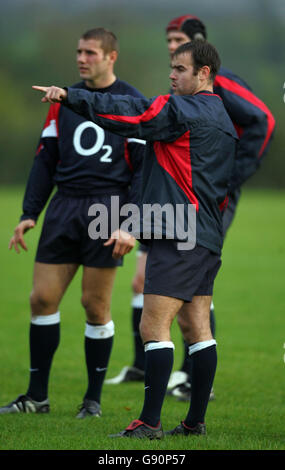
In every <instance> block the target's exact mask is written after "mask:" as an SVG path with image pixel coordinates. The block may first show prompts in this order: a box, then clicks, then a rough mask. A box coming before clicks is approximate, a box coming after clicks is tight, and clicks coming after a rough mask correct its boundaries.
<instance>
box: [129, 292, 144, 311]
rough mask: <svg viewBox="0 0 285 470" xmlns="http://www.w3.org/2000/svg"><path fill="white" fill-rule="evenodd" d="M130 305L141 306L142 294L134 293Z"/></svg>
mask: <svg viewBox="0 0 285 470" xmlns="http://www.w3.org/2000/svg"><path fill="white" fill-rule="evenodd" d="M132 307H134V308H143V294H135V295H134V296H133V298H132Z"/></svg>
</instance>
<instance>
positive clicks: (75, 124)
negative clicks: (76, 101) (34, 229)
mask: <svg viewBox="0 0 285 470" xmlns="http://www.w3.org/2000/svg"><path fill="white" fill-rule="evenodd" d="M72 88H75V89H77V88H78V89H85V90H89V91H90V92H92V93H93V92H94V91H95V90H93V89H90V88H87V87H86V85H85V83H84V82H79V83H77V84H75V85H73V87H72ZM96 91H100V92H102V93H107V92H108V93H115V94H122V95H124V94H128V95H132V96H136V97H143V95H142V94H141V93H139V92H138V91H137V90H136V89H135V88H134V87H132V86H131V85H129V84H128V83H126V82H124V81H122V80H119V79H117V80H116V81H115V82H114V83H113V84H112V85H111V86H109V87H107V88H103V89H100V90H96ZM144 151H145V142H144V141H142V140H137V139H128V138H125V137H121V136H118V135H115V134H112V133H111V132H109V131H104V130H103V129H102V128H100V127H99V126H98V125H96V124H95V123H94V122H91V121H86V119H84V118H83V117H82V116H79V114H76V113H74V112H73V111H71V110H70V109H67V108H66V107H64V106H61V104H60V103H57V104H54V105H51V106H50V108H49V112H48V115H47V118H46V121H45V124H44V126H43V130H42V134H41V138H40V142H39V145H38V149H37V153H36V156H35V158H34V162H33V166H32V169H31V171H30V175H29V179H28V182H27V187H26V192H25V196H24V201H23V215H22V217H21V220H23V219H29V218H31V219H33V220H37V218H38V216H39V214H40V212H41V211H42V210H43V208H44V206H45V204H46V202H47V200H48V198H49V196H50V194H51V192H52V190H53V188H54V186H55V185H57V187H58V190H59V191H60V192H62V193H63V194H68V195H72V196H92V195H96V194H101V193H104V194H118V193H119V194H121V193H122V192H123V193H124V194H128V201H129V202H137V201H138V188H139V186H140V184H141V170H142V161H143V154H144Z"/></svg>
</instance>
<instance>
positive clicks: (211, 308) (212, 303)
mask: <svg viewBox="0 0 285 470" xmlns="http://www.w3.org/2000/svg"><path fill="white" fill-rule="evenodd" d="M210 310H214V302H213V301H212V302H211V307H210Z"/></svg>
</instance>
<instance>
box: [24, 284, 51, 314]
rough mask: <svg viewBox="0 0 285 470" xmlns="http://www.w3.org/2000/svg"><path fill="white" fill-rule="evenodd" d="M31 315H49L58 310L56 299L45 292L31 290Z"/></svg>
mask: <svg viewBox="0 0 285 470" xmlns="http://www.w3.org/2000/svg"><path fill="white" fill-rule="evenodd" d="M30 306H31V313H32V315H51V314H53V313H55V312H56V311H57V310H58V303H57V302H56V299H54V298H52V296H51V295H50V294H49V293H47V292H38V291H34V290H33V291H32V292H31V294H30Z"/></svg>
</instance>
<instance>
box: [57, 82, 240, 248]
mask: <svg viewBox="0 0 285 470" xmlns="http://www.w3.org/2000/svg"><path fill="white" fill-rule="evenodd" d="M63 104H64V105H65V106H67V107H68V108H70V109H72V110H73V111H75V112H78V113H79V114H81V115H83V116H84V117H85V118H87V119H91V120H92V121H94V122H95V123H97V124H98V125H100V126H101V127H103V128H104V129H108V130H110V131H111V132H114V133H117V134H119V135H122V136H128V137H133V138H138V139H144V140H146V141H147V146H146V154H145V158H144V165H143V178H142V197H141V205H143V204H155V203H157V204H159V205H160V206H161V207H162V206H164V205H165V204H171V205H172V206H173V207H176V204H183V205H184V209H185V210H184V214H185V217H186V216H187V213H188V205H189V204H192V205H194V206H195V209H196V243H197V244H198V245H201V246H205V247H206V248H209V249H210V250H212V251H214V252H216V253H220V252H221V249H222V244H223V236H222V217H221V206H222V205H223V202H224V200H225V197H226V195H227V191H228V184H229V180H230V175H231V172H232V167H233V163H234V158H235V152H236V143H237V140H238V137H237V134H236V131H235V128H234V126H233V124H232V121H231V119H230V118H229V116H228V114H227V112H226V110H225V107H224V105H223V102H222V99H221V98H220V97H219V96H218V95H216V94H214V93H211V92H209V91H205V92H200V93H197V94H195V95H193V96H191V95H185V96H174V95H171V94H168V95H164V96H158V97H154V98H151V99H145V98H144V99H139V98H133V97H130V96H120V95H118V96H114V95H111V94H109V93H105V94H100V93H89V92H87V91H85V90H75V89H71V88H68V97H67V100H65V101H64V103H63ZM162 234H164V235H165V232H164V231H162Z"/></svg>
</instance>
